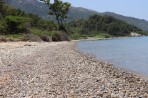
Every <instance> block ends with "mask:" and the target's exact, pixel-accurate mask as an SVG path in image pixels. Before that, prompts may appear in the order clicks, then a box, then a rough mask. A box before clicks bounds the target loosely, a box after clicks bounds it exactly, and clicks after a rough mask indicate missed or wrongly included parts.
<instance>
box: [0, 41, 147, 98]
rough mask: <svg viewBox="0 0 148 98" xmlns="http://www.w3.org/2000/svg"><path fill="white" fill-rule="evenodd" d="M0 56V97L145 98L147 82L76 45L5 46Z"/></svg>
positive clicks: (14, 44)
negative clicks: (82, 51)
mask: <svg viewBox="0 0 148 98" xmlns="http://www.w3.org/2000/svg"><path fill="white" fill-rule="evenodd" d="M20 43H21V42H20ZM8 45H9V47H8ZM0 54H3V55H2V57H3V59H1V58H0V60H2V62H1V63H2V64H0V88H1V89H0V97H1V96H2V97H4V98H22V97H25V98H46V97H49V98H65V97H67V98H89V97H91V98H92V97H100V98H113V97H115V98H120V97H121V98H136V97H142V98H147V97H148V81H146V80H143V79H142V78H141V77H139V76H137V75H135V74H133V73H128V72H125V71H124V70H121V69H119V68H117V67H115V66H114V65H112V64H107V63H105V62H102V61H99V60H98V59H96V58H95V57H94V56H91V55H89V54H85V53H81V52H80V51H78V50H77V49H76V42H75V41H73V42H56V43H29V42H27V43H23V44H18V43H17V42H16V43H7V44H6V46H5V45H4V44H3V48H0ZM6 91H7V92H6Z"/></svg>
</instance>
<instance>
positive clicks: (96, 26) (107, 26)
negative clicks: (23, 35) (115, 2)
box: [68, 15, 141, 36]
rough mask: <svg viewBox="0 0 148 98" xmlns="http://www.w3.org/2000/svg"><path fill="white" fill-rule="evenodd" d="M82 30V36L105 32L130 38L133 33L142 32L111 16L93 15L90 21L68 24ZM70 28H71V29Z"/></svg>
mask: <svg viewBox="0 0 148 98" xmlns="http://www.w3.org/2000/svg"><path fill="white" fill-rule="evenodd" d="M68 25H69V26H71V27H75V28H76V29H78V28H79V29H80V30H79V33H80V34H92V33H99V32H104V33H108V34H110V35H113V36H128V35H129V34H130V33H131V32H133V31H134V32H137V31H141V30H140V29H138V28H137V27H135V26H133V25H129V24H127V23H126V22H124V21H121V20H117V19H115V18H113V17H111V16H99V15H92V16H91V17H90V18H89V19H88V20H77V21H73V22H70V23H69V24H68ZM71 27H69V28H71Z"/></svg>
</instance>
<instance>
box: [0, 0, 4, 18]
mask: <svg viewBox="0 0 148 98" xmlns="http://www.w3.org/2000/svg"><path fill="white" fill-rule="evenodd" d="M3 4H4V0H0V17H1V16H3V12H4V11H3Z"/></svg>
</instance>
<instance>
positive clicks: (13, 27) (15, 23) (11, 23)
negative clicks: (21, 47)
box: [5, 16, 30, 34]
mask: <svg viewBox="0 0 148 98" xmlns="http://www.w3.org/2000/svg"><path fill="white" fill-rule="evenodd" d="M5 21H6V24H7V30H8V32H9V33H11V34H13V33H20V32H28V30H29V29H28V27H29V21H30V18H26V17H21V16H7V17H6V18H5Z"/></svg>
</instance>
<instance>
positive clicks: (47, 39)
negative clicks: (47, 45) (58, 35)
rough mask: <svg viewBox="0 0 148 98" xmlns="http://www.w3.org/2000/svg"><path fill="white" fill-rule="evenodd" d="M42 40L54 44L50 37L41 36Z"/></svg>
mask: <svg viewBox="0 0 148 98" xmlns="http://www.w3.org/2000/svg"><path fill="white" fill-rule="evenodd" d="M41 39H42V40H43V41H45V42H52V38H51V37H50V36H48V35H43V36H41Z"/></svg>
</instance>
